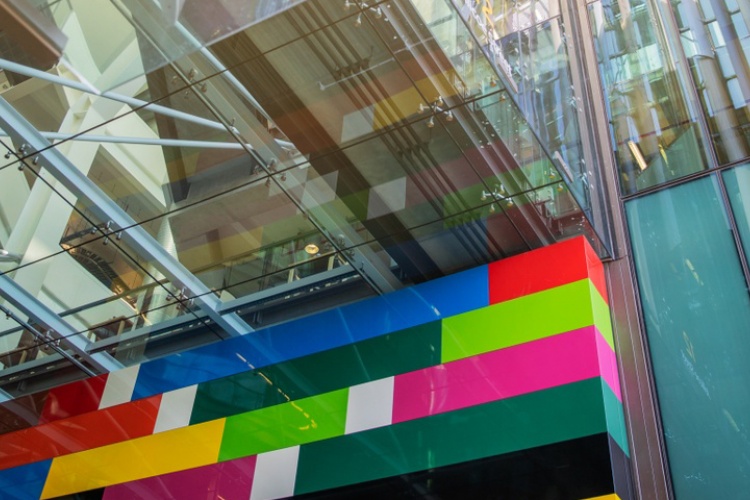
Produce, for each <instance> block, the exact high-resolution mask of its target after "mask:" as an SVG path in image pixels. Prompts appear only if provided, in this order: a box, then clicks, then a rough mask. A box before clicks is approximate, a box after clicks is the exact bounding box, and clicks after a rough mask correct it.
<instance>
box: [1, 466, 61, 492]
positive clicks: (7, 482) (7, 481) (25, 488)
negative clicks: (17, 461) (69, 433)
mask: <svg viewBox="0 0 750 500" xmlns="http://www.w3.org/2000/svg"><path fill="white" fill-rule="evenodd" d="M51 464H52V460H44V461H43V462H34V463H33V464H27V465H22V466H20V467H13V468H12V469H5V470H0V497H2V498H18V499H21V500H27V499H29V498H39V497H40V496H41V495H42V489H43V488H44V482H45V481H46V479H47V473H48V472H49V467H50V465H51Z"/></svg>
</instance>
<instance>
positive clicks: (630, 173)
mask: <svg viewBox="0 0 750 500" xmlns="http://www.w3.org/2000/svg"><path fill="white" fill-rule="evenodd" d="M663 14H664V13H663V12H661V11H660V10H659V8H658V6H657V5H656V2H653V1H652V0H645V1H644V0H603V1H601V2H594V3H592V4H590V5H589V21H590V23H591V30H592V32H593V35H594V47H595V49H596V54H597V60H598V65H599V72H600V74H601V78H602V87H603V89H604V92H605V94H606V95H605V102H606V104H607V112H608V114H609V121H610V131H611V134H612V146H613V149H614V152H615V159H616V161H617V166H618V169H619V176H620V185H621V188H622V191H623V192H624V193H625V194H630V193H634V192H637V191H641V190H643V189H646V188H649V187H652V186H655V185H659V184H663V183H665V182H668V181H670V180H673V179H677V178H680V177H683V176H685V175H688V174H691V173H694V172H698V171H700V170H703V169H705V168H706V165H707V162H706V156H705V151H706V147H705V144H704V138H703V136H702V134H701V131H700V129H699V126H698V123H697V113H696V111H695V109H694V106H693V104H692V102H691V101H690V98H689V95H688V94H687V93H686V92H685V89H686V88H687V87H686V82H687V78H688V75H687V74H686V71H684V68H683V67H682V66H680V63H679V59H678V58H676V57H674V55H673V49H672V47H671V46H670V44H669V43H668V42H669V39H670V38H669V36H668V35H670V34H672V33H671V32H669V30H668V27H667V26H666V25H665V24H663V23H662V22H661V19H662V15H663Z"/></svg>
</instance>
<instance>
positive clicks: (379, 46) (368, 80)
mask: <svg viewBox="0 0 750 500" xmlns="http://www.w3.org/2000/svg"><path fill="white" fill-rule="evenodd" d="M368 15H369V14H368ZM383 22H384V21H383V19H382V18H379V19H378V18H376V19H373V23H376V24H382V23H383ZM244 36H245V35H244V34H240V35H238V36H237V38H239V40H235V39H234V38H230V39H227V40H224V41H222V42H220V43H217V44H216V45H214V46H213V47H212V50H213V51H214V53H215V54H216V55H217V57H218V58H219V59H220V60H221V61H222V63H223V64H225V65H226V66H228V67H231V68H232V69H231V71H232V74H233V75H234V76H235V77H236V78H237V79H238V80H239V81H240V82H242V84H243V85H244V86H245V87H247V88H248V89H252V94H253V97H254V99H255V100H256V101H257V102H258V103H259V105H260V107H261V108H262V109H264V110H265V111H266V112H267V113H268V115H269V118H270V120H271V123H273V125H274V127H276V128H278V129H280V130H281V131H282V132H283V133H284V134H285V136H286V137H288V138H289V139H290V140H291V141H292V142H293V143H294V145H295V147H296V148H297V149H298V150H299V151H300V152H301V153H302V154H304V155H308V154H311V153H314V152H325V151H328V150H331V149H333V148H335V147H337V146H344V145H348V144H351V143H353V142H354V141H357V140H361V139H364V138H367V137H371V136H372V135H374V134H377V133H380V132H382V131H383V130H384V129H387V128H389V127H391V126H393V125H397V124H399V123H401V122H402V121H404V120H417V119H420V118H421V117H422V115H421V114H420V109H424V107H425V106H427V104H428V102H427V101H426V100H425V99H424V98H423V97H422V96H421V95H420V90H422V89H420V82H412V80H411V79H410V78H409V77H408V76H407V74H406V73H405V72H404V71H403V69H402V67H401V66H402V65H403V64H411V65H415V61H414V55H410V54H409V53H408V51H407V52H406V53H405V54H402V55H401V57H402V58H403V57H407V56H408V57H407V59H408V60H404V61H400V60H397V59H396V58H394V57H393V54H392V53H391V51H390V50H388V48H387V47H386V46H385V45H384V44H383V42H382V40H381V38H380V36H379V35H378V33H377V32H376V30H375V28H374V26H373V25H371V24H370V22H366V23H365V22H363V23H361V24H360V25H359V26H356V25H355V24H354V23H352V21H351V19H345V20H343V21H340V22H339V23H337V24H334V25H332V26H328V27H325V28H323V29H321V30H319V31H315V32H313V33H311V34H308V35H306V36H305V37H303V38H301V39H299V40H296V41H294V42H292V43H290V44H287V45H283V46H282V47H280V48H278V49H275V50H272V51H270V52H267V53H265V54H264V55H262V56H259V57H255V58H253V59H250V60H249V61H247V59H248V56H249V54H248V53H247V51H246V49H245V46H244V44H243V43H242V42H243V39H244ZM248 50H249V49H248ZM422 78H424V77H422ZM425 90H426V89H425ZM432 93H434V91H432V92H430V94H432ZM432 98H434V96H430V97H429V99H432ZM227 112H228V113H229V112H232V113H236V110H234V111H232V110H227ZM230 121H231V120H230Z"/></svg>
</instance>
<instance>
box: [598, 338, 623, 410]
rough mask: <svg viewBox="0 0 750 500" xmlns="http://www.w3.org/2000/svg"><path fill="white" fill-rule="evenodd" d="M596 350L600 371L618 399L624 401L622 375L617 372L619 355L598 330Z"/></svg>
mask: <svg viewBox="0 0 750 500" xmlns="http://www.w3.org/2000/svg"><path fill="white" fill-rule="evenodd" d="M595 338H596V352H597V355H598V357H599V373H601V375H602V378H603V379H604V381H605V382H607V385H608V386H609V388H610V389H612V392H613V393H614V394H615V396H617V399H618V400H620V403H622V391H621V390H620V377H619V376H618V374H617V357H616V356H615V353H614V351H613V350H612V348H611V347H610V346H609V344H608V343H607V341H606V340H604V337H602V335H601V334H600V333H599V331H598V330H597V332H596V336H595Z"/></svg>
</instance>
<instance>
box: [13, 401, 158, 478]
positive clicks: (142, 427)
mask: <svg viewBox="0 0 750 500" xmlns="http://www.w3.org/2000/svg"><path fill="white" fill-rule="evenodd" d="M160 402H161V394H159V395H157V396H153V397H150V398H146V399H141V400H138V401H135V402H133V403H126V404H122V405H118V406H113V407H111V408H107V409H104V410H100V411H96V412H89V413H85V414H83V415H78V416H75V417H71V418H68V419H65V420H58V421H55V422H51V423H49V424H44V425H38V426H36V427H31V428H29V429H23V430H20V431H16V432H11V433H9V434H5V435H3V436H0V469H6V468H9V467H15V466H17V465H23V464H27V463H30V462H36V461H39V460H45V459H48V458H53V457H58V456H60V455H66V454H68V453H74V452H77V451H83V450H88V449H91V448H97V447H99V446H104V445H107V444H112V443H117V442H120V441H126V440H128V439H133V438H136V437H141V436H147V435H149V434H151V433H152V432H153V430H154V425H155V422H156V416H157V414H158V413H159V403H160Z"/></svg>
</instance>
